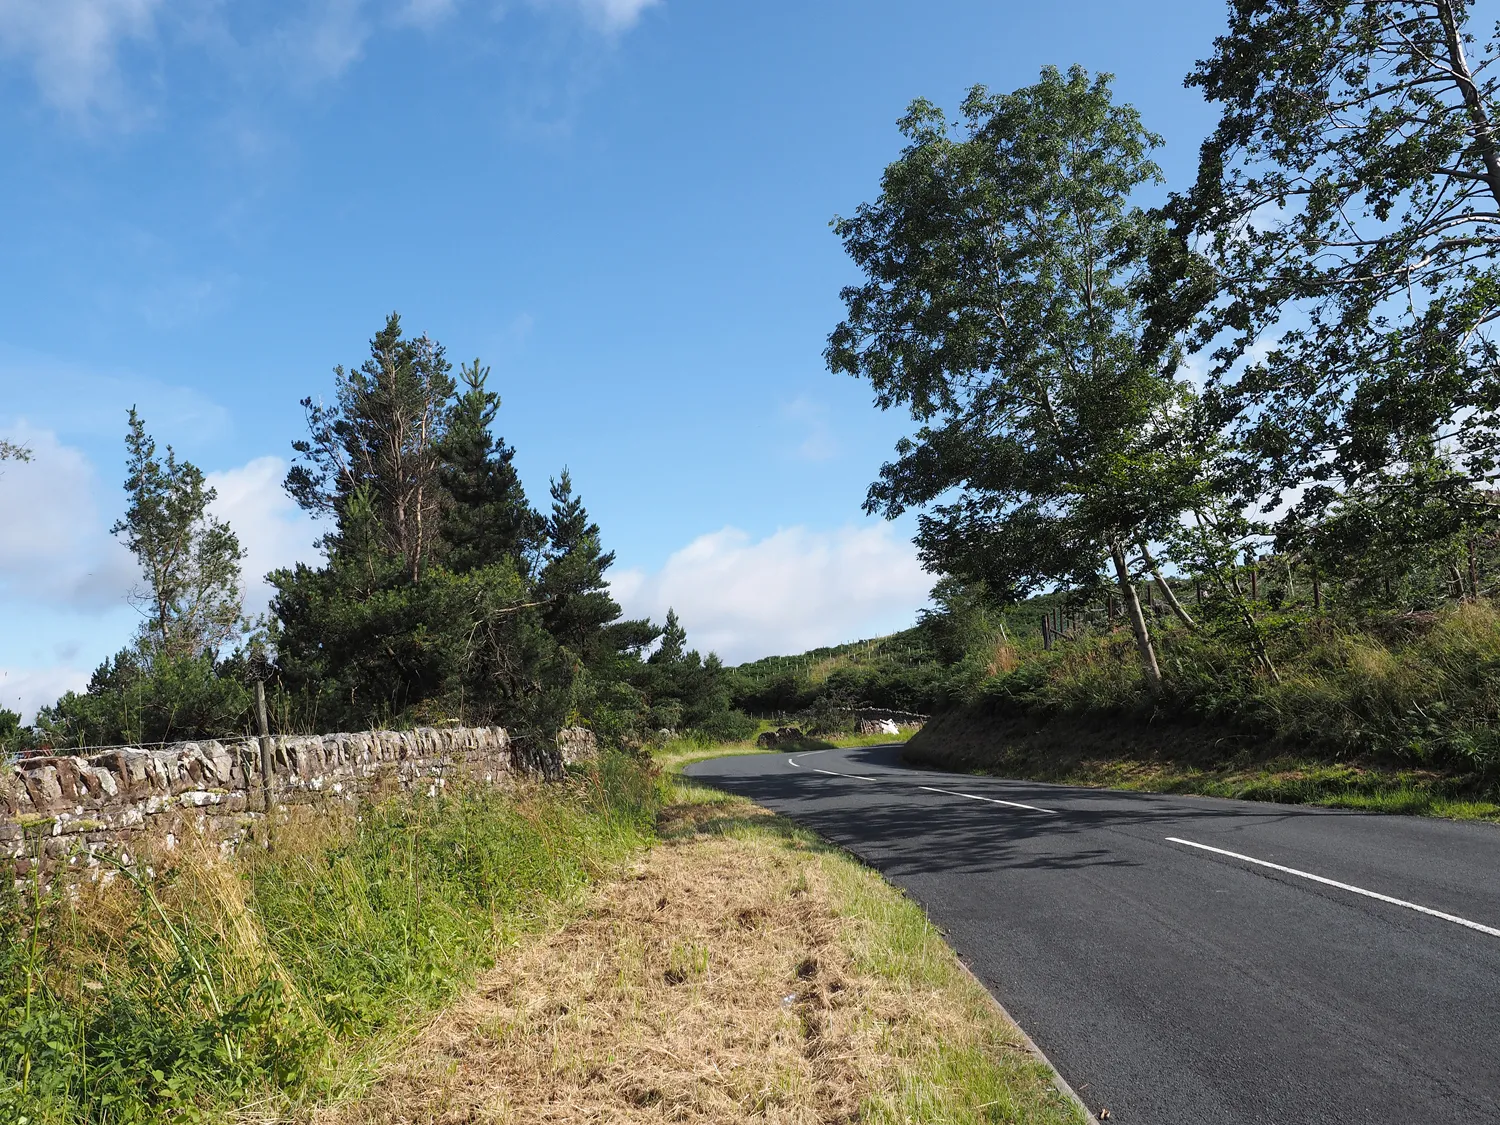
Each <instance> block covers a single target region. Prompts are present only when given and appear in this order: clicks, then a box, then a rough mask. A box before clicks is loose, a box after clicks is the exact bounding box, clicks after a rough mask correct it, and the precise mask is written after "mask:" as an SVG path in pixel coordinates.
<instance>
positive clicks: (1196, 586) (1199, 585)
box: [1193, 575, 1203, 605]
mask: <svg viewBox="0 0 1500 1125" xmlns="http://www.w3.org/2000/svg"><path fill="white" fill-rule="evenodd" d="M1193 597H1194V598H1195V599H1196V601H1197V604H1198V605H1202V604H1203V579H1201V578H1199V577H1197V576H1196V575H1195V576H1194V578H1193Z"/></svg>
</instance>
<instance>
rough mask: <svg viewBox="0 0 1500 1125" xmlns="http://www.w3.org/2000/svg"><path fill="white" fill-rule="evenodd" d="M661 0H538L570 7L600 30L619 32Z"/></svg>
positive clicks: (629, 26) (541, 2)
mask: <svg viewBox="0 0 1500 1125" xmlns="http://www.w3.org/2000/svg"><path fill="white" fill-rule="evenodd" d="M660 2H661V0H538V3H539V5H540V6H542V7H549V8H571V9H573V10H574V11H576V12H578V13H579V14H580V15H582V16H583V18H584V19H585V20H587V21H588V22H589V23H591V24H593V25H594V26H595V27H597V28H598V29H599V30H601V31H606V32H620V31H628V30H629V29H630V28H632V27H634V26H635V25H636V23H637V22H638V21H639V20H640V18H641V13H642V12H644V11H645V10H646V9H647V8H654V7H656V5H657V4H659V3H660Z"/></svg>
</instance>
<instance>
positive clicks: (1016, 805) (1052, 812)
mask: <svg viewBox="0 0 1500 1125" xmlns="http://www.w3.org/2000/svg"><path fill="white" fill-rule="evenodd" d="M809 752H810V753H814V754H821V753H823V752H824V751H822V750H813V751H809ZM786 764H787V765H789V766H795V767H796V768H797V769H799V770H800V769H810V770H812V771H813V773H823V774H827V775H828V776H829V777H852V778H854V779H855V780H856V781H879V780H880V779H879V778H878V777H865V776H864V775H863V774H858V773H835V772H834V771H833V770H820V769H818V767H816V766H805V767H804V766H803V765H802V763H801V762H799V761H797V759H796V758H788V759H787V760H786ZM916 788H918V789H922V790H925V791H926V792H928V793H943V794H946V795H947V796H949V797H967V798H968V799H969V800H971V801H984V802H985V803H986V804H990V805H1006V806H1008V807H1010V808H1013V809H1026V810H1028V811H1030V812H1039V813H1046V814H1047V815H1048V816H1060V815H1061V814H1060V813H1059V812H1058V811H1057V810H1056V809H1042V808H1038V807H1037V806H1036V805H1023V804H1022V803H1021V802H1020V801H1002V800H1000V799H999V798H997V797H980V796H978V795H976V794H974V793H960V792H959V791H958V790H957V789H934V788H933V787H932V786H930V785H918V786H917V787H916Z"/></svg>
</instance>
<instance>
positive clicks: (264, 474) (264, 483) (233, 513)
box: [208, 457, 325, 616]
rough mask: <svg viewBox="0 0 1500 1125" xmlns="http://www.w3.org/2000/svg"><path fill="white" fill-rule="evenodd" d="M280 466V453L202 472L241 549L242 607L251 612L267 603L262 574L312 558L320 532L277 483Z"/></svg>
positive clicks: (268, 592) (283, 473)
mask: <svg viewBox="0 0 1500 1125" xmlns="http://www.w3.org/2000/svg"><path fill="white" fill-rule="evenodd" d="M286 470H287V464H286V462H285V461H283V460H282V459H281V458H280V457H257V458H256V459H255V460H254V461H251V462H250V463H249V464H248V465H244V466H242V467H241V468H238V469H230V470H228V471H226V472H222V473H209V474H208V483H209V484H210V485H211V486H213V488H214V490H215V491H216V492H217V493H218V498H217V499H216V500H215V501H214V503H213V508H212V511H213V513H214V515H216V516H218V517H219V518H220V519H222V520H225V521H227V522H228V524H229V526H230V527H231V528H233V529H234V532H235V534H236V535H238V536H239V539H240V546H242V547H244V548H245V550H246V552H247V555H246V558H245V562H244V576H245V611H246V612H247V613H249V614H251V615H252V616H253V615H255V614H259V613H264V612H265V610H266V606H267V605H268V604H269V602H270V597H271V588H270V586H269V585H267V584H266V581H265V576H266V575H267V574H268V573H269V572H270V571H272V570H275V569H276V568H278V567H283V566H285V567H290V566H293V565H295V564H296V563H298V562H314V561H316V559H317V558H318V552H317V550H316V549H315V548H314V547H313V541H314V540H316V539H317V538H318V536H320V535H321V534H322V533H323V531H324V530H325V529H324V528H323V527H321V526H320V525H319V524H318V523H317V522H316V521H315V520H313V519H312V518H311V517H310V516H308V514H307V513H306V512H304V511H302V509H300V508H298V507H297V505H296V504H295V503H294V502H293V501H292V498H291V497H290V496H288V495H287V494H286V490H285V489H283V488H282V487H281V482H282V480H283V479H284V478H285V476H286Z"/></svg>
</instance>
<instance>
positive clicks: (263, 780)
mask: <svg viewBox="0 0 1500 1125" xmlns="http://www.w3.org/2000/svg"><path fill="white" fill-rule="evenodd" d="M255 719H256V722H257V723H258V724H259V726H260V794H261V800H262V801H263V802H264V804H265V811H266V813H267V814H269V813H270V812H271V807H272V806H271V778H272V777H273V776H274V775H275V770H274V769H273V767H272V763H271V724H270V722H269V721H268V719H267V718H266V682H265V680H262V679H260V678H259V677H257V678H256V680H255Z"/></svg>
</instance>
